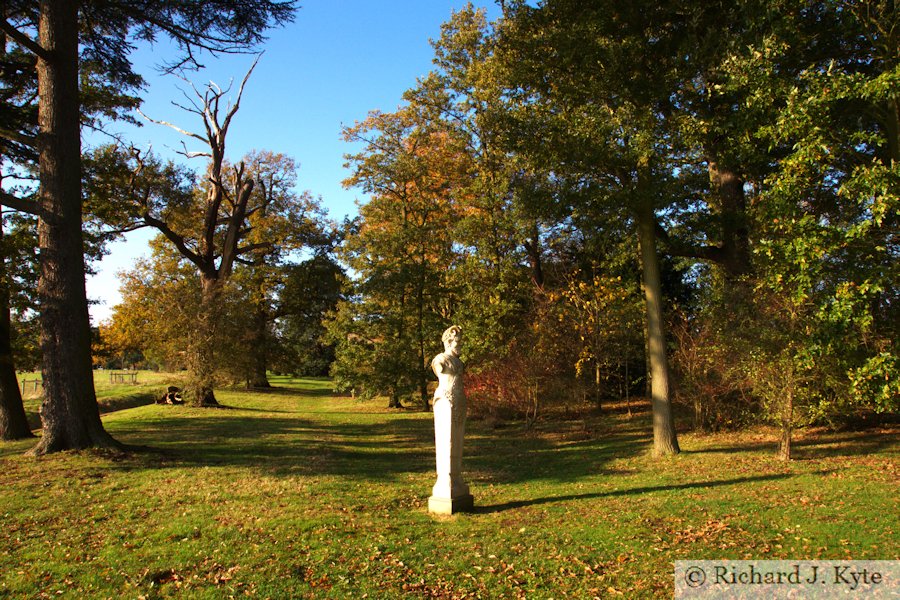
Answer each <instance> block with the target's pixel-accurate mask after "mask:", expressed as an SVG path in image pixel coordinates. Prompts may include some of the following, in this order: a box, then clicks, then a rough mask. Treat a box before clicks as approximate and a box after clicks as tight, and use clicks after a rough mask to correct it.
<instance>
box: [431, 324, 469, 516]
mask: <svg viewBox="0 0 900 600" xmlns="http://www.w3.org/2000/svg"><path fill="white" fill-rule="evenodd" d="M461 338H462V330H461V329H460V328H459V327H458V326H456V325H454V326H452V327H450V328H448V329H447V331H445V332H444V335H443V336H442V337H441V340H442V341H443V342H444V351H443V352H442V353H440V354H438V355H437V356H435V357H434V359H433V360H432V361H431V368H432V370H433V371H434V374H435V375H437V378H438V387H437V389H436V390H435V391H434V403H433V407H434V445H435V458H436V462H437V483H435V484H434V487H433V488H432V491H431V498H429V499H428V510H429V511H431V512H434V513H441V514H453V513H455V512H460V511H465V510H471V509H472V507H473V504H474V501H473V498H472V495H471V494H470V493H469V486H468V485H466V482H465V481H464V480H463V478H462V450H463V437H464V435H465V432H466V395H465V392H464V390H463V370H464V368H465V366H464V365H463V362H462V361H461V360H460V359H459V344H460V341H461Z"/></svg>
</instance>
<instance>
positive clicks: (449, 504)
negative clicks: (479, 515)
mask: <svg viewBox="0 0 900 600" xmlns="http://www.w3.org/2000/svg"><path fill="white" fill-rule="evenodd" d="M474 509H475V498H473V497H472V494H466V495H465V496H458V497H456V498H438V497H436V496H432V497H431V498H429V499H428V512H430V513H434V514H437V515H452V514H456V513H459V512H472V511H473V510H474Z"/></svg>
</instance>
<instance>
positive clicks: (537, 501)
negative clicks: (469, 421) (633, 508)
mask: <svg viewBox="0 0 900 600" xmlns="http://www.w3.org/2000/svg"><path fill="white" fill-rule="evenodd" d="M789 477H793V475H788V474H774V475H760V476H758V477H739V478H737V479H724V480H716V481H697V482H692V483H680V484H674V485H659V486H650V487H637V488H630V489H626V490H610V491H607V492H592V493H588V494H567V495H563V496H550V497H546V498H533V499H530V500H516V501H513V502H504V503H502V504H492V505H487V506H476V507H475V510H474V512H475V513H476V514H489V513H497V512H502V511H506V510H513V509H516V508H524V507H526V506H537V505H541V504H551V503H554V502H573V501H577V500H590V499H594V498H613V497H617V496H639V495H643V494H650V493H653V492H673V491H677V490H693V489H709V488H714V487H721V486H728V485H742V484H745V483H758V482H761V481H776V480H779V479H786V478H789Z"/></svg>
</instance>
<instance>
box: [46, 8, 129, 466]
mask: <svg viewBox="0 0 900 600" xmlns="http://www.w3.org/2000/svg"><path fill="white" fill-rule="evenodd" d="M40 10H41V16H40V23H39V28H38V39H39V44H40V46H41V47H42V48H43V50H44V53H43V54H42V55H41V56H40V57H39V58H38V91H39V101H38V123H39V129H40V135H39V139H38V149H39V155H40V157H39V176H40V182H41V187H40V193H39V202H40V205H41V218H40V220H39V223H38V234H39V244H40V278H39V280H38V301H39V303H40V323H41V351H42V353H43V357H44V362H43V368H42V374H43V380H44V402H43V405H42V406H41V420H42V422H43V436H42V437H41V440H40V442H39V443H38V445H37V446H36V447H35V448H33V449H32V450H31V453H33V454H37V455H39V454H45V453H48V452H54V451H59V450H70V449H82V448H89V447H120V445H119V444H118V442H116V441H115V440H114V439H113V438H112V437H111V436H110V435H109V434H108V433H107V432H106V430H104V429H103V424H102V423H101V421H100V411H99V408H98V406H97V397H96V394H95V391H94V378H93V370H92V366H91V333H90V318H89V316H88V305H87V294H86V293H85V287H84V275H85V268H84V248H83V241H82V233H81V138H80V130H79V122H80V120H79V99H78V7H77V3H75V2H70V1H68V0H43V1H42V2H41V3H40Z"/></svg>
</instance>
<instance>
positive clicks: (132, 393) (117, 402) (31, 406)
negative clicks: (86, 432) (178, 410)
mask: <svg viewBox="0 0 900 600" xmlns="http://www.w3.org/2000/svg"><path fill="white" fill-rule="evenodd" d="M115 373H122V374H131V373H134V374H136V377H135V381H136V382H137V383H136V384H131V383H113V382H111V378H110V375H111V374H115ZM18 379H19V389H20V390H22V392H23V395H24V397H23V401H24V403H25V413H26V414H27V415H28V422H29V423H30V424H31V427H32V429H37V428H38V427H40V426H41V419H40V416H39V412H38V411H39V410H40V407H41V396H40V392H38V393H37V394H35V393H34V389H35V386H34V384H32V383H27V384H23V382H25V381H28V382H31V381H34V380H36V379H37V380H40V379H41V374H40V373H19V374H18ZM169 385H181V376H180V375H179V374H173V373H158V372H156V371H108V370H96V371H94V388H95V389H96V391H97V402H98V404H99V405H100V412H101V413H107V412H113V411H116V410H122V409H124V408H131V407H135V406H140V405H142V404H150V403H152V402H155V401H156V398H157V397H158V396H161V395H162V393H163V390H165V388H166V387H167V386H169ZM38 388H40V386H38Z"/></svg>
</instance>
